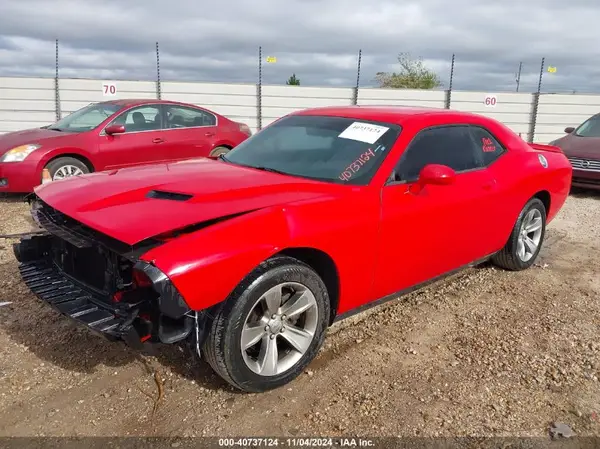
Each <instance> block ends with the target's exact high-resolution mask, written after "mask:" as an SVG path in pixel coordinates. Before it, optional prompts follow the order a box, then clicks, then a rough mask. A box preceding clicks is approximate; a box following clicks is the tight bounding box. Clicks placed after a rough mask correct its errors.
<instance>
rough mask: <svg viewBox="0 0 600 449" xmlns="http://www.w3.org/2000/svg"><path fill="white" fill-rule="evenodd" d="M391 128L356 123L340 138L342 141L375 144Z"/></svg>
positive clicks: (343, 132)
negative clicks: (348, 140)
mask: <svg viewBox="0 0 600 449" xmlns="http://www.w3.org/2000/svg"><path fill="white" fill-rule="evenodd" d="M388 129H389V128H386V127H385V126H379V125H371V124H370V123H362V122H354V123H352V125H350V126H349V127H348V128H346V129H345V130H344V131H342V133H341V134H340V135H339V136H338V137H340V138H342V139H350V140H358V141H359V142H365V143H370V144H374V143H375V142H377V140H378V139H379V138H380V137H381V136H383V135H384V134H385V132H386V131H387V130H388Z"/></svg>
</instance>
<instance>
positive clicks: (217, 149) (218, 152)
mask: <svg viewBox="0 0 600 449" xmlns="http://www.w3.org/2000/svg"><path fill="white" fill-rule="evenodd" d="M229 151H230V150H229V148H227V147H215V148H214V149H213V150H212V151H211V152H210V155H211V156H213V157H217V156H220V155H221V154H227V153H229Z"/></svg>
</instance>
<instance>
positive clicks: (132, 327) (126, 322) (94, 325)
mask: <svg viewBox="0 0 600 449" xmlns="http://www.w3.org/2000/svg"><path fill="white" fill-rule="evenodd" d="M19 271H20V272H21V277H22V278H23V281H24V282H25V285H27V287H29V289H30V290H31V291H32V292H33V293H34V294H35V295H36V296H37V297H38V298H39V299H41V300H42V301H44V302H46V303H48V304H50V305H51V306H52V307H53V308H54V309H56V310H57V311H58V312H60V313H62V314H63V315H66V316H68V317H70V318H72V319H73V320H75V321H77V322H79V323H80V324H84V325H85V326H87V327H88V328H89V329H90V330H92V331H93V332H95V333H97V334H101V335H103V336H105V337H107V338H109V339H110V340H124V341H125V342H126V343H127V344H128V345H130V346H132V347H135V348H136V349H141V348H142V347H143V342H144V341H145V339H146V340H147V339H148V335H149V332H148V331H149V330H150V329H147V330H146V331H144V330H143V327H142V326H140V325H141V324H142V320H141V319H140V317H139V316H138V313H139V308H135V307H132V308H130V309H129V310H125V309H119V308H118V307H113V306H111V305H109V304H107V303H106V302H104V301H102V300H101V299H99V298H94V295H93V294H92V293H90V292H87V291H85V290H84V289H82V288H80V287H79V286H78V285H77V284H76V283H75V282H73V281H71V280H69V279H68V278H67V277H66V276H63V275H62V274H61V273H60V271H59V270H58V269H56V268H55V267H53V266H52V265H51V264H49V263H44V262H43V261H41V260H38V261H34V262H29V263H22V264H21V265H20V266H19ZM136 320H138V321H139V322H138V323H136ZM136 324H137V326H136Z"/></svg>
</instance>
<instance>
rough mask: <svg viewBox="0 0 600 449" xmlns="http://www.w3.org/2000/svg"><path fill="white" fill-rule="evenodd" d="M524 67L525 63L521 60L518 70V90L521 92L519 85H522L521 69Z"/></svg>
mask: <svg viewBox="0 0 600 449" xmlns="http://www.w3.org/2000/svg"><path fill="white" fill-rule="evenodd" d="M522 68H523V63H522V62H519V71H518V72H517V92H519V86H520V85H521V69H522Z"/></svg>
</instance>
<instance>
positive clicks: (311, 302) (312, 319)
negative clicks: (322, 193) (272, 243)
mask: <svg viewBox="0 0 600 449" xmlns="http://www.w3.org/2000/svg"><path fill="white" fill-rule="evenodd" d="M328 317H329V296H328V294H327V289H326V287H325V284H324V283H323V281H322V280H321V278H320V277H319V276H318V275H317V273H315V272H314V271H313V270H312V269H311V268H310V267H309V266H307V265H305V264H303V263H302V262H300V261H298V260H296V259H292V258H289V257H277V258H274V259H271V260H268V261H266V262H265V263H263V264H261V265H260V266H259V267H258V268H257V269H255V270H254V271H253V272H252V273H250V274H249V275H248V277H247V278H246V279H245V280H244V281H242V282H241V283H240V284H239V286H238V287H237V288H236V290H235V291H234V292H233V293H232V295H231V296H230V297H229V299H228V300H227V301H226V303H225V305H224V307H223V309H222V310H221V312H219V314H218V315H217V316H216V317H215V319H214V321H213V323H212V326H211V329H210V331H209V335H208V338H207V340H206V342H205V344H204V347H203V353H204V355H205V357H206V359H207V361H208V363H209V364H210V365H211V367H212V368H213V369H214V370H215V372H216V373H217V374H219V375H220V376H221V377H222V378H223V379H225V380H226V381H227V382H229V383H230V384H231V385H233V386H234V387H236V388H238V389H240V390H244V391H247V392H262V391H266V390H271V389H273V388H277V387H279V386H282V385H284V384H286V383H288V382H290V381H292V380H293V379H294V378H296V377H297V376H298V375H299V374H300V373H301V372H302V370H303V369H304V368H305V367H306V366H307V365H308V364H309V363H310V361H311V360H312V359H313V358H314V357H315V355H316V354H317V352H318V350H319V348H320V347H321V345H322V344H323V340H324V338H325V330H326V328H327V323H328V320H327V318H328Z"/></svg>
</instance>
